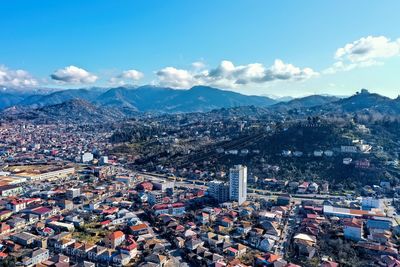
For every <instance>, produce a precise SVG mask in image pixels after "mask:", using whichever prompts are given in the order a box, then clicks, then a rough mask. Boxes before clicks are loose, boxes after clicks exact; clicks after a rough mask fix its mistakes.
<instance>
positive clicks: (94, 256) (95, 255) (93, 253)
mask: <svg viewBox="0 0 400 267" xmlns="http://www.w3.org/2000/svg"><path fill="white" fill-rule="evenodd" d="M106 250H107V248H106V247H103V246H95V247H93V248H92V249H91V250H89V251H88V253H87V257H88V259H89V260H91V261H98V260H99V257H100V255H101V254H103V253H104V252H105V251H106Z"/></svg>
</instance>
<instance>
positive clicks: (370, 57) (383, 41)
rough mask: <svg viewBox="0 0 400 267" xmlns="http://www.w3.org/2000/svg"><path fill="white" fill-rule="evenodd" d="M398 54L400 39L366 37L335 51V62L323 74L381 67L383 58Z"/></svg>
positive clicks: (399, 52) (399, 51)
mask: <svg viewBox="0 0 400 267" xmlns="http://www.w3.org/2000/svg"><path fill="white" fill-rule="evenodd" d="M399 54H400V38H399V39H397V40H394V41H392V40H390V39H389V38H387V37H385V36H367V37H363V38H360V39H358V40H356V41H354V42H352V43H348V44H346V45H345V46H343V47H341V48H339V49H337V50H336V53H335V60H336V62H335V63H334V64H333V65H332V66H331V67H330V68H328V69H326V70H325V71H324V73H335V72H337V71H348V70H352V69H355V68H359V67H369V66H374V65H382V64H383V62H382V60H383V59H385V58H390V57H394V56H397V55H399Z"/></svg>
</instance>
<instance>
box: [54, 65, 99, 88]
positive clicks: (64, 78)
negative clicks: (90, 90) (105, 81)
mask: <svg viewBox="0 0 400 267" xmlns="http://www.w3.org/2000/svg"><path fill="white" fill-rule="evenodd" d="M50 77H51V78H52V79H53V80H55V81H57V82H60V83H69V84H88V83H94V82H95V81H96V80H97V79H98V77H97V76H96V75H94V74H92V73H90V72H88V71H86V70H84V69H81V68H78V67H76V66H68V67H65V68H63V69H59V70H56V71H55V72H54V73H53V74H51V75H50Z"/></svg>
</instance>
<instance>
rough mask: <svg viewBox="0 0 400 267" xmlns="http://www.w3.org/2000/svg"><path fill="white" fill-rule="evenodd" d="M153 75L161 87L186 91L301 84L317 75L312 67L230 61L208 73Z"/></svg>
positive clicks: (175, 71) (166, 71) (164, 72)
mask: <svg viewBox="0 0 400 267" xmlns="http://www.w3.org/2000/svg"><path fill="white" fill-rule="evenodd" d="M156 74H157V76H158V82H159V83H160V84H161V85H165V86H170V87H174V88H188V87H191V86H194V85H211V86H223V87H229V88H235V87H237V86H240V85H244V84H254V83H267V82H272V81H282V80H286V81H289V80H290V81H301V80H306V79H309V78H311V77H313V76H316V75H318V73H317V72H315V71H314V70H312V69H311V68H303V69H302V68H299V67H296V66H294V65H292V64H287V63H284V62H283V61H282V60H279V59H277V60H275V62H274V64H273V65H272V66H270V67H265V66H264V65H263V64H261V63H251V64H247V65H238V66H235V65H234V64H233V63H232V62H231V61H228V60H223V61H221V63H220V64H219V65H218V66H217V67H216V68H214V69H211V70H202V71H196V70H195V71H190V70H184V69H176V68H174V67H167V68H164V69H162V70H159V71H158V72H156Z"/></svg>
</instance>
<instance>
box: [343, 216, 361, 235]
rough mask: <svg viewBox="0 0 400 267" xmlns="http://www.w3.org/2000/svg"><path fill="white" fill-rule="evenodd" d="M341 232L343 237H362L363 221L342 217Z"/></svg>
mask: <svg viewBox="0 0 400 267" xmlns="http://www.w3.org/2000/svg"><path fill="white" fill-rule="evenodd" d="M343 232H344V237H345V238H347V239H351V240H354V241H359V240H361V239H362V233H363V221H362V220H361V219H356V218H351V219H350V218H346V219H343Z"/></svg>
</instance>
